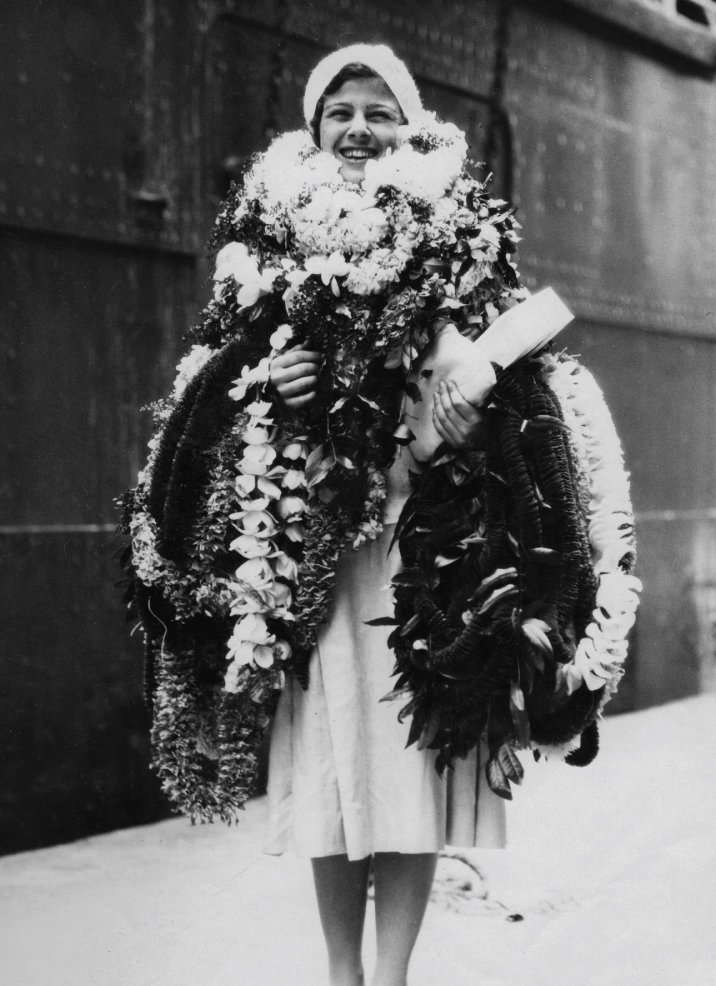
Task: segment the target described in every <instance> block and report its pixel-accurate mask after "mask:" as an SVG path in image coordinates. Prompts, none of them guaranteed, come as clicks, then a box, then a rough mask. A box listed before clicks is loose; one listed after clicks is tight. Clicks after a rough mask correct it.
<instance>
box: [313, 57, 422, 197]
mask: <svg viewBox="0 0 716 986" xmlns="http://www.w3.org/2000/svg"><path fill="white" fill-rule="evenodd" d="M329 90H330V91H329ZM321 102H322V103H323V106H322V107H320V108H319V109H318V110H317V113H316V115H315V116H314V120H313V121H312V129H313V131H314V134H316V131H317V137H318V145H319V147H320V148H321V150H323V151H327V152H328V153H329V154H333V156H334V157H336V158H338V160H339V161H340V162H341V174H342V175H343V177H344V178H345V179H346V181H353V182H358V181H362V180H363V179H364V178H365V162H366V161H367V160H368V159H369V158H379V157H383V155H384V154H387V153H388V152H389V151H392V150H394V149H395V147H396V144H397V136H398V127H399V126H400V125H401V123H403V122H404V120H405V118H404V116H403V111H402V110H401V108H400V105H399V104H398V101H397V99H396V98H395V96H394V95H393V93H392V92H391V91H390V89H389V88H388V86H387V85H386V84H385V82H384V81H383V79H381V78H380V77H379V76H378V75H376V74H375V72H373V71H372V69H369V68H367V67H366V66H364V65H360V64H355V65H348V66H346V68H345V69H344V70H343V71H342V72H340V73H339V74H338V75H337V76H336V78H335V79H334V80H333V82H332V83H331V85H330V86H329V87H328V88H327V89H326V92H325V93H324V95H323V97H322V99H321ZM316 118H318V120H316Z"/></svg>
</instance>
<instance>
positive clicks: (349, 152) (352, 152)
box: [340, 147, 378, 161]
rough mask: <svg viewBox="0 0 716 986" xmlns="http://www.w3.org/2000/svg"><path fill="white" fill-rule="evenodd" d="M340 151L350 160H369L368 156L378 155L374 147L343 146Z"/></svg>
mask: <svg viewBox="0 0 716 986" xmlns="http://www.w3.org/2000/svg"><path fill="white" fill-rule="evenodd" d="M340 153H341V156H342V157H344V158H346V159H347V160H348V161H367V160H368V158H373V157H377V156H378V152H377V151H376V150H375V149H374V148H372V147H342V148H341V150H340Z"/></svg>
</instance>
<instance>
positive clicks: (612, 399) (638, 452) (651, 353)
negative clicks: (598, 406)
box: [564, 324, 716, 513]
mask: <svg viewBox="0 0 716 986" xmlns="http://www.w3.org/2000/svg"><path fill="white" fill-rule="evenodd" d="M564 345H566V346H567V348H568V350H569V351H570V352H575V353H580V354H581V357H582V360H583V362H584V363H585V364H586V366H588V367H589V368H590V369H591V370H592V372H593V373H594V374H595V376H596V378H597V380H598V381H599V383H600V385H601V386H602V388H603V389H604V392H605V394H606V397H607V402H608V404H609V407H610V409H611V411H612V414H613V416H614V420H615V422H616V425H617V429H618V431H619V434H620V436H621V438H622V441H623V443H624V449H625V454H626V457H627V461H628V464H629V468H630V470H631V474H632V486H633V497H634V505H635V508H636V510H637V511H638V512H640V513H649V512H654V511H657V512H659V511H676V512H684V511H694V510H697V511H709V510H712V509H714V508H716V502H715V500H714V490H716V456H714V451H713V450H714V449H715V448H716V344H714V343H713V342H711V341H710V340H705V339H679V338H673V337H671V336H668V335H661V334H650V333H647V332H642V331H633V330H632V331H629V330H628V329H621V328H617V327H613V326H606V325H601V326H590V325H588V324H578V325H576V326H574V327H570V328H569V329H568V330H567V331H566V332H565V339H564Z"/></svg>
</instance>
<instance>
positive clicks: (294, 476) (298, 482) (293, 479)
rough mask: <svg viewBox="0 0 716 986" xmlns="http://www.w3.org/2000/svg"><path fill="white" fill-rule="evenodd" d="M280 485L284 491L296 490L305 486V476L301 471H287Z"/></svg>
mask: <svg viewBox="0 0 716 986" xmlns="http://www.w3.org/2000/svg"><path fill="white" fill-rule="evenodd" d="M281 485H282V486H283V488H284V489H286V490H297V489H298V488H299V487H300V486H305V485H306V474H305V472H304V471H303V469H287V470H286V475H285V476H284V477H283V479H282V480H281Z"/></svg>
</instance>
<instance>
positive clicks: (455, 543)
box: [127, 45, 638, 986]
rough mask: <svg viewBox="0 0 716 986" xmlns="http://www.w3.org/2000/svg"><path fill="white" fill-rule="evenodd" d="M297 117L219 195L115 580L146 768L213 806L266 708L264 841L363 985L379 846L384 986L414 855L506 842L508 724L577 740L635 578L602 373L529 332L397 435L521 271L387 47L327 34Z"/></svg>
mask: <svg viewBox="0 0 716 986" xmlns="http://www.w3.org/2000/svg"><path fill="white" fill-rule="evenodd" d="M304 114H305V119H306V129H305V130H303V131H300V132H296V133H288V134H283V135H280V136H279V137H277V138H276V139H275V140H274V141H273V142H272V144H271V146H270V147H269V148H268V150H267V151H266V152H265V153H264V154H263V155H261V156H260V157H258V158H257V159H256V161H255V162H254V164H253V165H252V167H251V169H250V170H249V172H248V173H247V175H246V176H245V180H244V183H243V186H242V187H240V188H239V187H235V188H234V189H233V190H232V192H231V194H230V196H229V198H228V200H227V201H226V203H225V204H224V207H223V209H222V212H221V214H220V216H219V218H218V220H217V223H216V235H215V245H216V247H217V249H218V253H217V258H216V270H215V273H214V281H215V289H214V297H213V300H212V301H211V302H210V304H209V306H208V307H207V309H206V311H205V313H204V319H203V321H202V323H201V324H200V325H199V326H197V327H196V329H195V330H194V332H193V333H192V341H193V343H194V346H193V348H192V353H191V354H190V355H189V357H187V360H186V361H183V362H182V364H181V366H180V379H179V381H178V386H177V388H176V389H175V394H174V396H173V397H172V399H170V400H169V401H167V402H161V403H160V404H158V405H157V408H156V414H157V437H156V439H155V440H153V443H152V446H151V448H152V452H151V455H150V459H149V463H148V465H147V469H146V470H145V471H144V473H143V475H142V477H140V483H139V486H138V488H137V489H136V490H134V491H132V492H131V493H130V495H129V498H128V500H127V514H128V522H127V525H128V530H130V531H131V533H132V536H133V543H132V552H133V555H132V565H133V567H134V572H135V573H136V578H135V582H134V586H133V588H134V592H135V597H134V598H135V604H136V607H137V612H138V615H139V616H140V617H141V619H142V622H143V625H144V628H145V631H146V633H147V647H148V657H149V659H150V660H149V664H148V670H149V674H148V682H149V685H150V688H151V690H152V693H153V700H154V715H155V719H154V722H155V725H154V733H153V739H154V750H155V761H156V763H157V766H158V769H159V771H160V774H161V776H162V779H163V784H164V788H165V790H166V791H167V792H168V793H169V794H170V795H171V796H172V797H174V798H175V800H176V801H177V802H178V803H179V804H180V805H181V806H182V808H183V809H184V810H185V811H187V813H189V814H191V815H192V816H193V817H195V818H196V817H198V818H201V819H202V820H210V819H211V818H213V817H214V816H216V815H219V816H220V817H222V818H224V819H226V820H232V819H233V818H234V817H235V816H236V812H237V810H238V809H239V808H240V807H242V805H243V803H244V802H245V800H246V798H247V797H248V796H249V794H250V792H251V784H252V778H253V775H254V770H255V750H256V748H257V746H258V744H259V742H260V741H261V738H262V736H263V734H264V731H265V730H266V728H267V725H268V721H269V713H271V712H274V711H275V720H274V725H273V730H272V737H271V753H270V766H269V783H268V816H269V819H268V831H267V838H266V844H265V851H266V852H269V853H274V854H281V853H283V852H286V851H290V850H294V851H298V852H299V853H300V854H301V855H303V856H306V857H310V858H311V860H312V865H313V869H314V875H315V884H316V891H317V896H318V904H319V911H320V915H321V921H322V923H323V927H324V931H325V936H326V942H327V946H328V955H329V966H330V979H331V984H332V986H362V984H363V981H364V980H363V970H362V964H361V938H362V930H363V922H364V917H365V910H366V891H367V885H368V877H369V872H370V868H371V866H372V867H373V870H374V874H375V901H376V922H377V936H376V940H377V951H378V956H377V965H376V972H375V978H374V986H405V984H406V976H407V968H408V963H409V959H410V955H411V952H412V949H413V945H414V943H415V939H416V936H417V933H418V930H419V928H420V924H421V921H422V917H423V913H424V910H425V906H426V903H427V900H428V895H429V892H430V886H431V882H432V877H433V873H434V869H435V863H436V857H437V853H438V852H439V851H440V850H441V849H442V848H443V847H444V846H445V845H446V844H450V845H454V846H463V847H472V846H478V845H481V846H493V847H496V846H501V845H504V841H505V814H504V799H509V798H510V797H511V791H510V784H511V783H515V784H519V783H520V781H521V779H522V775H523V767H522V765H521V763H520V760H519V758H518V757H517V751H520V750H526V749H530V748H532V749H534V751H535V753H536V755H538V756H539V754H540V751H541V750H542V749H543V748H544V749H549V751H550V754H552V752H553V751H555V750H558V749H561V751H562V754H563V755H564V754H566V753H569V755H570V756H571V757H573V759H572V760H571V761H570V762H573V763H575V764H576V763H581V764H584V763H587V762H588V761H589V760H590V759H591V758H593V756H594V755H595V754H596V750H597V743H596V741H597V734H596V726H595V718H596V716H597V714H598V712H599V710H600V709H601V707H602V705H603V704H604V702H606V701H607V699H608V697H609V695H610V694H611V692H612V691H613V690H614V688H615V687H616V682H617V681H618V679H619V677H620V675H621V662H622V661H623V658H624V654H625V644H624V642H623V637H624V634H625V633H626V631H627V630H628V628H629V627H630V626H631V622H633V610H634V608H635V606H636V590H637V588H638V586H637V584H636V583H635V581H634V580H633V579H631V577H630V576H629V575H628V572H629V570H630V566H631V564H632V561H633V545H632V541H631V514H630V507H629V502H628V487H627V484H626V479H625V478H624V477H623V465H622V463H621V458H620V454H621V453H620V451H619V447H618V442H617V441H616V439H615V437H614V440H613V441H612V436H611V432H610V431H609V426H610V420H609V418H608V415H606V417H605V416H604V415H601V419H603V420H601V425H602V426H603V427H602V428H601V431H600V432H599V436H601V437H598V438H597V439H596V440H595V438H594V436H595V434H597V433H596V432H595V430H594V428H593V427H592V425H593V424H594V421H595V420H596V418H599V417H600V415H599V414H598V413H597V412H599V410H600V408H601V405H600V404H599V401H598V400H597V399H596V397H595V398H594V399H593V400H591V401H588V402H586V403H585V402H584V401H582V400H581V398H582V396H583V394H584V392H585V387H584V386H583V385H582V384H581V382H580V381H581V380H582V375H581V373H580V372H578V368H576V366H569V367H567V368H566V369H565V368H564V366H563V361H562V362H560V361H559V360H557V359H555V358H553V357H552V356H551V355H550V354H549V353H548V352H546V351H544V350H543V349H541V350H536V351H533V350H531V349H528V350H525V352H533V353H534V355H533V356H528V357H526V358H525V359H524V360H519V362H518V363H516V364H515V366H514V368H511V369H506V370H502V369H500V372H499V374H498V375H497V376H496V375H495V374H492V377H494V379H495V389H494V391H493V393H492V394H491V395H490V394H489V392H488V393H487V399H488V402H489V407H487V408H485V407H484V406H479V407H476V406H473V405H472V404H471V403H469V401H468V400H466V399H465V395H464V394H463V393H461V390H460V387H459V385H458V382H456V380H454V379H452V378H449V379H448V380H447V381H442V380H441V382H440V384H439V386H438V387H436V388H435V392H434V393H433V395H432V400H431V401H428V400H427V399H426V402H425V403H426V406H427V407H428V408H429V410H428V412H427V413H428V414H429V415H431V416H432V422H433V424H434V426H435V430H436V431H437V433H438V435H439V437H440V439H441V440H442V443H443V444H442V446H441V448H440V449H439V450H437V451H436V454H435V455H434V456H433V458H432V459H431V460H430V461H422V457H421V461H417V458H416V457H415V456H414V455H413V451H412V449H414V447H415V445H416V443H415V441H414V439H415V435H414V434H413V433H412V432H411V430H410V427H409V421H410V419H409V418H407V408H408V403H409V401H415V400H416V396H415V395H416V392H417V393H418V397H417V399H418V400H420V391H419V388H418V387H417V385H416V384H415V383H413V382H412V381H413V380H414V379H415V375H416V374H418V373H420V376H421V378H422V377H425V376H429V375H430V372H431V371H430V370H429V368H428V363H427V359H426V358H427V357H428V356H429V355H430V353H431V351H432V347H433V345H434V344H435V343H436V340H438V338H439V335H440V333H441V332H443V331H444V330H446V331H447V330H449V331H453V330H454V331H455V332H456V333H458V334H459V335H460V336H461V337H462V336H464V337H465V338H466V339H467V340H475V339H476V338H477V337H478V336H481V335H483V334H484V335H485V336H487V335H488V334H489V333H488V327H489V326H490V325H491V324H492V325H497V324H498V322H496V319H497V317H498V316H499V315H500V314H502V315H505V314H506V313H508V312H509V310H510V309H512V308H513V307H514V306H515V305H516V304H517V303H518V302H519V301H520V300H521V299H522V298H524V296H525V291H524V289H523V288H522V287H521V286H520V283H519V278H518V276H517V271H516V267H515V265H514V263H513V261H512V256H513V254H514V252H515V246H516V241H517V235H516V223H515V220H514V215H513V210H512V209H511V208H510V207H509V205H508V204H507V203H505V202H503V201H500V200H494V199H492V198H490V196H489V194H488V192H487V190H486V189H485V187H484V185H483V184H481V183H480V182H479V181H477V180H476V179H475V178H473V177H472V176H471V175H470V173H469V172H468V170H467V165H466V156H467V144H466V140H465V136H464V134H463V133H462V132H461V131H460V130H458V128H457V127H455V126H454V125H453V124H450V123H443V122H441V121H439V120H438V119H437V117H436V116H435V114H433V113H430V112H429V111H426V110H423V107H422V103H421V100H420V95H419V93H418V91H417V88H416V86H415V83H414V81H413V79H412V77H411V76H410V74H409V73H408V71H407V69H406V67H405V65H403V63H402V62H400V61H399V59H397V58H396V57H395V55H394V54H393V53H392V52H391V51H390V50H389V49H388V48H385V47H383V46H370V45H354V46H351V47H350V48H347V49H343V50H340V51H337V52H334V53H333V54H332V55H329V56H328V57H327V58H325V59H324V60H323V61H322V62H320V63H319V64H318V66H316V68H315V70H314V71H313V73H312V74H311V77H310V79H309V81H308V84H307V87H306V94H305V98H304ZM468 344H469V343H468ZM289 346H291V347H292V348H290V349H289V348H288V347H289ZM560 365H561V366H562V371H561V372H560V371H559V366H560ZM550 381H552V382H550ZM555 381H557V383H560V384H561V386H560V387H559V388H557V389H556V390H555V386H556V384H555ZM558 391H560V392H561V393H563V394H564V402H563V403H564V405H565V407H564V408H563V407H562V405H561V398H560V395H559V393H558ZM406 395H407V396H406ZM476 400H477V398H476ZM595 407H596V411H595ZM569 413H571V419H572V420H573V421H574V422H575V427H574V428H572V429H570V428H568V427H566V426H565V424H564V419H565V418H568V416H569ZM577 425H578V426H577ZM575 435H576V436H577V437H578V436H579V435H582V439H583V440H582V441H581V444H580V442H579V441H578V440H577V438H575V437H574V436H575ZM604 436H606V439H605V437H604ZM607 439H608V440H607ZM607 447H608V449H609V453H610V454H609V456H605V455H604V454H603V453H604V452H605V449H607ZM483 449H484V451H483ZM595 449H596V453H598V454H593V453H594V452H595ZM622 478H624V482H623V483H622V482H621V480H622ZM538 484H539V485H538ZM594 504H596V506H597V508H598V509H599V510H600V511H601V514H600V515H599V516H597V514H596V513H595V515H594V524H593V527H594V531H592V528H591V527H590V529H589V532H588V530H587V515H588V511H591V510H592V509H593V505H594ZM589 533H592V534H593V538H592V544H591V548H593V549H594V550H595V556H596V557H597V558H598V559H599V560H600V561H599V564H600V565H601V568H599V569H598V570H597V571H598V572H599V573H606V575H609V576H613V578H610V579H609V584H608V585H607V584H606V583H604V584H600V585H599V589H600V592H601V596H599V595H598V594H597V575H596V573H595V569H594V568H593V563H592V559H591V558H590V543H589ZM630 579H631V581H630ZM603 581H604V580H603ZM391 589H392V592H393V595H392V596H391ZM607 590H608V591H607ZM597 604H599V606H600V614H599V618H598V620H597V622H598V624H599V625H598V626H597V625H596V623H595V624H594V626H591V634H590V625H591V623H592V622H594V619H596V617H593V614H594V612H595V607H596V606H597ZM387 628H391V629H387ZM577 642H579V647H580V649H579V650H577V654H576V656H575V649H576V645H577ZM578 658H579V660H577V659H578ZM396 675H398V676H399V677H398V680H397V681H396V680H395V676H396ZM278 692H281V694H280V697H278ZM396 701H399V704H400V706H402V708H398V707H396V705H395V702H396ZM405 703H407V704H405ZM583 736H584V737H586V741H587V742H586V743H584V744H583V743H582V737H583ZM575 757H576V758H577V759H574V758H575ZM448 767H449V768H450V769H449V770H446V768H448Z"/></svg>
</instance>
